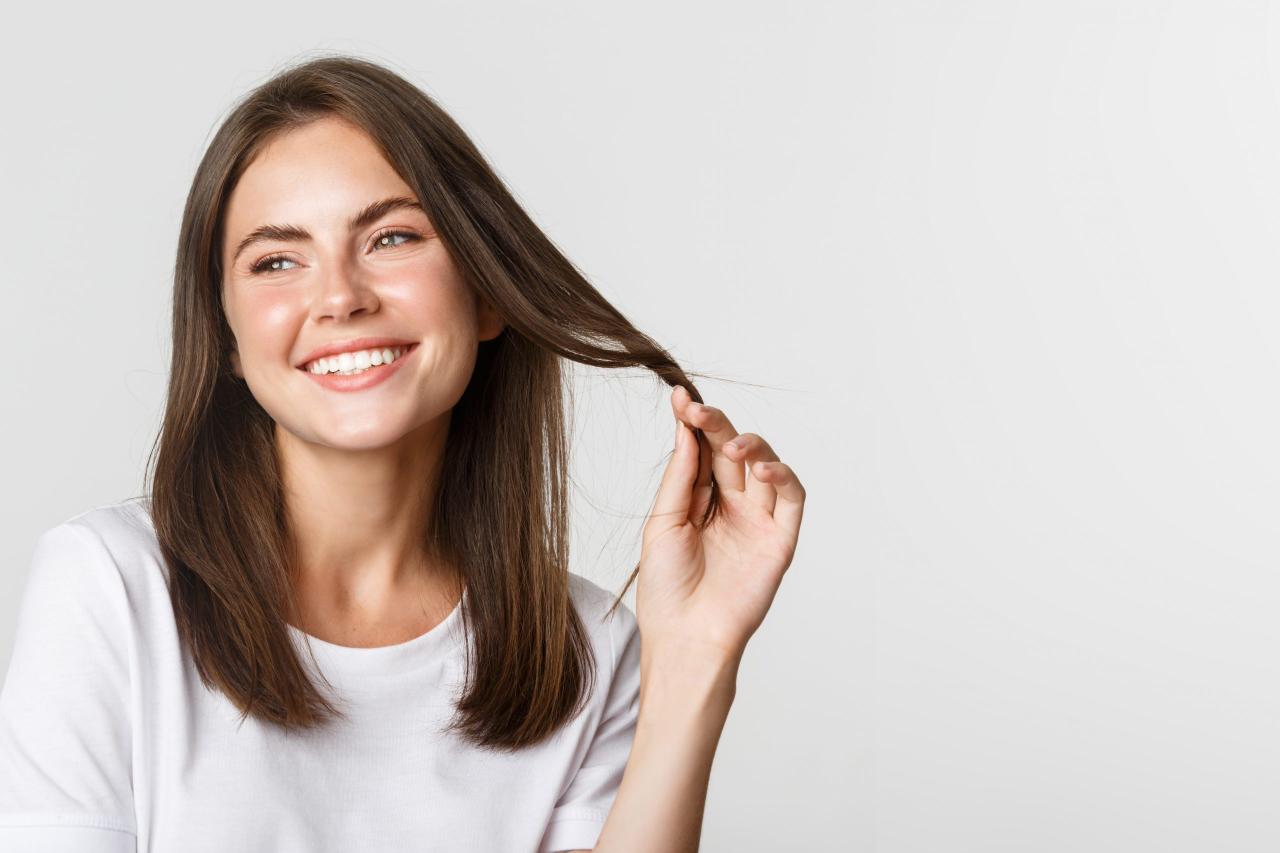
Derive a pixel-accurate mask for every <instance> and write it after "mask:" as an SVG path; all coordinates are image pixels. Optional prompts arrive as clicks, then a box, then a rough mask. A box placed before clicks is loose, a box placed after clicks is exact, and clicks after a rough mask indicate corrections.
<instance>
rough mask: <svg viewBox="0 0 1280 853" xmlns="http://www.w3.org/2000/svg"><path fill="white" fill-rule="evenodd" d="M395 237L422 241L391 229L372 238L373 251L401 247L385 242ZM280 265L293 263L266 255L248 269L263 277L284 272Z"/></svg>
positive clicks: (408, 240) (406, 233)
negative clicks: (267, 274)
mask: <svg viewBox="0 0 1280 853" xmlns="http://www.w3.org/2000/svg"><path fill="white" fill-rule="evenodd" d="M396 237H405V238H407V239H406V241H405V242H408V243H416V242H418V241H419V240H421V239H422V237H421V236H420V235H418V234H415V233H414V232H412V231H404V230H402V229H399V228H393V229H391V230H389V231H383V232H382V233H381V234H379V235H377V236H376V237H374V238H373V247H374V249H394V248H396V247H398V246H403V245H404V243H394V242H387V241H391V240H393V239H394V238H396ZM282 263H289V264H291V263H293V261H291V260H289V259H288V258H286V257H285V256H284V255H267V256H266V257H265V258H263V259H262V260H260V261H258V262H257V263H256V264H254V265H253V266H251V267H250V268H249V271H250V272H252V273H254V274H255V275H263V274H266V273H273V272H284V269H283V268H282V267H280V266H278V264H282Z"/></svg>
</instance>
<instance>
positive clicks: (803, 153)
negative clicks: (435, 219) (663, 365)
mask: <svg viewBox="0 0 1280 853" xmlns="http://www.w3.org/2000/svg"><path fill="white" fill-rule="evenodd" d="M6 18H7V21H6V25H5V27H4V32H3V34H0V47H2V48H3V49H2V50H0V99H2V101H0V103H2V104H3V107H2V110H3V111H2V113H0V115H3V131H2V133H0V178H2V180H3V184H2V187H0V198H2V199H3V202H2V204H0V217H2V218H0V280H2V281H0V284H2V286H0V295H2V298H3V300H4V302H3V309H4V310H2V311H0V361H2V363H3V365H4V384H3V386H2V387H3V390H2V392H0V405H3V407H4V408H3V412H2V413H0V414H2V415H3V419H2V420H0V430H2V431H3V433H2V438H3V441H2V442H0V454H3V455H2V456H0V462H2V463H3V471H4V474H3V476H4V483H5V486H4V488H3V490H2V491H0V501H3V504H2V505H0V513H2V515H0V524H3V536H2V537H0V566H2V568H0V662H2V661H3V660H5V659H7V654H8V649H9V648H10V647H11V645H10V644H11V640H12V633H13V617H14V615H15V613H16V609H17V603H18V596H19V594H20V592H21V589H22V587H23V584H24V581H25V577H26V572H27V569H28V559H29V557H30V554H31V550H32V546H33V544H34V541H35V539H36V537H37V535H38V534H39V533H40V532H41V531H42V530H44V529H46V528H48V527H50V526H52V525H54V524H56V523H58V522H60V521H62V520H63V519H65V518H67V517H69V516H71V515H73V514H76V513H79V512H81V511H83V510H85V509H88V508H91V507H94V506H98V505H101V504H105V503H111V502H115V501H117V500H120V499H122V498H124V497H127V496H130V495H133V494H135V493H137V492H139V491H140V490H141V489H142V481H141V474H142V464H143V460H144V457H145V455H146V452H147V450H148V449H149V448H150V445H151V441H152V440H153V438H154V435H155V430H156V428H157V425H158V417H159V414H160V411H161V406H162V402H163V397H164V390H165V380H166V371H167V367H168V359H169V341H168V323H169V295H170V287H171V279H170V275H171V270H172V264H173V258H174V252H175V248H176V235H177V229H178V225H179V220H180V215H181V210H182V204H183V201H184V198H185V195H186V192H187V189H188V183H189V181H190V178H191V176H192V173H193V170H194V168H195V165H196V163H197V161H198V159H199V157H200V155H201V153H202V152H203V150H204V146H205V145H206V144H207V141H208V139H209V137H210V135H211V133H212V132H213V129H214V128H215V127H216V126H217V123H218V122H219V121H220V119H221V118H222V117H223V116H224V114H225V112H226V110H227V109H228V108H229V107H230V106H231V104H232V103H233V102H234V100H235V99H236V98H238V97H239V96H240V95H242V94H243V93H244V92H245V91H246V90H247V89H249V88H250V87H252V86H253V85H256V84H257V83H259V82H261V81H262V80H264V79H266V77H268V76H269V75H270V74H271V73H272V72H273V71H275V70H277V69H278V68H280V67H281V66H282V65H283V64H284V63H286V62H289V61H292V60H295V59H297V58H300V57H305V56H307V55H313V54H314V53H315V52H317V51H339V52H349V53H354V54H357V55H361V56H364V57H367V58H370V59H374V60H377V61H382V62H384V63H386V64H388V65H389V66H390V67H392V68H393V69H394V70H397V71H399V72H400V73H402V74H405V75H406V76H408V77H409V78H410V79H411V80H412V81H413V82H415V83H416V84H417V85H419V86H421V87H422V88H423V89H425V90H426V91H427V92H428V93H429V94H431V95H432V96H433V97H435V98H436V99H437V100H438V101H439V102H440V103H441V105H442V106H444V107H445V108H446V109H447V110H448V111H450V113H451V114H452V115H453V116H454V117H455V118H456V119H457V120H458V121H459V122H460V123H461V124H462V125H463V127H464V128H465V129H466V130H467V131H468V132H469V133H470V134H471V135H472V137H473V138H474V140H475V141H476V142H477V144H478V145H479V146H480V148H481V150H482V151H483V152H484V153H485V155H486V156H487V157H488V158H489V159H490V161H491V163H492V164H493V165H494V167H495V168H496V169H497V170H498V172H499V173H500V174H501V175H502V177H503V178H504V179H505V180H506V181H507V183H508V185H509V186H510V187H511V189H512V190H513V192H514V193H515V194H516V196H517V198H518V199H519V200H520V201H521V202H522V203H523V204H524V205H525V206H526V208H527V209H528V210H529V212H530V214H531V215H532V216H533V217H534V218H535V220H536V221H537V222H538V223H539V224H540V225H541V226H542V227H543V228H544V229H545V230H546V232H547V233H548V235H549V236H550V237H551V238H552V239H553V240H554V241H555V242H556V243H557V245H559V246H560V247H561V248H562V249H563V250H564V251H565V252H566V253H567V254H568V256H569V257H570V258H571V259H572V260H573V261H574V262H575V263H577V264H578V265H579V267H580V268H581V269H582V270H583V271H584V273H586V274H587V276H588V277H589V278H590V279H591V280H592V282H593V283H595V284H596V285H597V286H598V287H599V288H600V289H601V290H602V291H603V292H604V293H605V294H606V295H607V296H608V298H610V299H611V300H612V301H613V302H614V304H615V305H617V306H618V307H619V308H620V309H621V310H622V311H623V312H624V313H625V314H626V315H627V316H628V317H629V318H630V319H631V320H632V321H633V322H634V323H636V325H638V326H639V327H640V328H641V329H643V330H645V331H646V332H648V333H650V334H651V335H653V336H654V337H655V338H656V339H657V340H659V341H660V342H662V343H663V344H665V345H666V346H668V347H669V348H670V349H671V351H672V352H673V354H675V355H676V357H677V358H678V359H679V360H680V361H681V363H682V364H683V365H684V366H685V367H686V368H687V369H689V370H691V371H695V372H697V371H701V372H706V373H710V374H713V375H715V376H717V377H723V378H724V379H725V380H732V381H711V380H706V381H701V382H700V383H699V384H700V387H701V389H702V391H703V393H704V395H705V396H706V398H707V401H708V402H709V403H711V404H712V405H716V406H719V407H722V408H724V409H725V410H726V411H727V412H728V413H729V415H730V417H731V418H732V419H733V420H734V423H735V425H736V427H737V428H738V429H739V430H742V431H753V432H758V433H760V434H761V435H763V436H764V437H765V438H766V439H767V440H769V441H770V442H771V443H772V444H773V445H774V447H775V448H776V449H777V451H778V452H779V454H780V455H781V457H782V458H783V460H784V461H786V462H788V463H789V464H791V465H792V466H793V467H794V469H795V470H796V471H797V473H798V474H799V476H800V477H801V479H802V481H803V482H804V484H805V486H806V488H807V490H808V496H809V499H808V504H807V507H806V511H805V520H804V527H803V530H802V535H801V541H800V546H799V549H798V551H797V553H796V558H795V562H794V563H793V565H792V567H791V569H790V571H789V572H788V574H787V576H786V578H785V579H784V582H783V585H782V588H781V590H780V592H779V594H778V597H777V599H776V602H775V604H774V606H773V609H772V610H771V611H770V613H769V616H768V618H767V620H766V621H765V623H764V625H763V626H762V628H761V629H760V631H759V632H758V633H757V635H756V636H755V637H754V638H753V640H752V642H751V645H750V646H749V647H748V649H747V654H746V658H745V660H744V662H743V667H742V671H741V675H740V678H739V689H738V694H737V701H736V703H735V705H734V708H733V710H732V713H731V715H730V717H729V720H728V723H727V725H726V728H725V731H724V736H723V738H722V740H721V743H720V747H719V751H718V753H717V756H716V761H715V766H714V769H713V772H712V778H711V787H710V794H709V797H708V801H707V808H706V816H705V823H704V833H703V849H704V850H707V851H735V853H738V852H739V851H741V852H742V853H746V851H776V850H824V851H825V850H839V851H860V853H861V851H879V853H916V851H920V853H925V851H928V853H935V852H936V851H982V852H983V853H986V851H1019V853H1022V851H1038V852H1039V851H1043V853H1050V852H1052V853H1057V851H1090V853H1096V851H1126V853H1130V852H1131V851H1148V850H1149V851H1161V853H1169V851H1201V850H1207V849H1214V850H1230V851H1264V850H1266V851H1273V850H1276V849H1278V848H1280V821H1278V820H1277V819H1276V813H1277V812H1276V810H1277V802H1280V664H1278V663H1277V650H1278V649H1280V619H1278V618H1277V615H1278V613H1280V579H1278V578H1277V570H1278V568H1280V559H1278V558H1280V539H1278V537H1277V514H1278V511H1280V451H1278V446H1280V392H1278V391H1277V384H1278V381H1280V380H1278V376H1280V342H1278V337H1277V335H1276V328H1277V321H1278V320H1280V287H1278V281H1277V262H1278V261H1280V250H1278V247H1280V242H1278V241H1277V236H1280V110H1278V109H1277V104H1278V98H1277V95H1278V91H1280V89H1278V87H1280V62H1278V61H1277V60H1278V54H1277V49H1278V45H1277V39H1278V38H1280V9H1277V7H1274V6H1272V5H1269V4H1266V3H1259V2H1230V0H1213V2H1199V3H1189V2H1170V0H1152V2H1090V0H1054V2H1025V1H1024V2H1019V0H1007V2H941V0H937V1H936V2H926V0H892V2H850V0H844V2H826V3H803V2H797V3H786V4H784V3H778V2H771V3H762V2H741V0H739V2H733V3H729V2H714V3H710V2H701V3H696V2H695V3H672V2H645V3H638V2H633V3H625V4H623V3H605V2H573V3H557V2H547V3H526V2H507V3H492V2H466V3H463V2H450V3H441V2H421V3H412V4H377V5H373V6H358V5H354V4H343V5H337V4H333V5H329V4H323V3H307V4H299V5H297V6H292V7H286V6H276V5H272V4H261V3H257V4H240V3H225V4H216V5H212V6H211V5H208V4H205V5H202V6H200V7H198V8H197V7H194V6H193V7H191V8H190V9H181V8H178V7H176V6H166V7H156V8H154V9H147V10H143V9H128V8H122V7H121V6H120V5H118V4H117V5H111V6H106V7H104V6H89V5H87V4H86V5H83V6H81V7H76V6H75V5H74V4H73V5H71V6H67V5H65V4H59V5H57V6H54V7H49V8H47V9H44V10H41V11H40V12H38V13H37V12H36V11H35V7H29V8H26V9H16V10H11V11H8V12H6ZM575 385H576V387H577V388H578V391H577V393H578V395H579V396H578V401H579V405H578V407H577V410H576V412H575V422H574V431H575V432H574V434H575V439H576V444H575V451H574V469H573V473H574V482H575V489H576V491H575V494H574V510H573V523H574V540H573V564H574V565H573V568H574V570H575V571H577V572H579V573H581V574H584V575H586V576H588V577H591V578H592V579H594V580H596V581H597V582H598V583H601V584H602V585H604V586H606V587H608V588H611V589H613V590H615V591H616V590H618V589H620V588H621V584H622V583H623V581H624V580H625V577H626V574H627V572H628V570H629V569H630V567H631V566H632V565H633V563H634V561H635V559H636V558H637V557H638V554H639V531H640V526H641V524H642V522H643V515H644V513H645V511H646V510H647V507H648V505H649V501H650V500H651V498H652V494H653V492H654V490H655V489H656V486H657V483H658V479H659V477H660V475H661V470H662V466H663V464H664V455H665V454H666V453H667V451H668V450H669V444H670V436H671V432H672V429H671V415H670V411H669V407H668V403H667V396H666V391H665V389H664V388H663V387H662V386H660V385H659V384H658V383H656V382H655V381H653V380H652V379H651V378H649V377H648V376H646V375H645V374H643V373H642V372H634V373H631V374H629V375H621V374H616V373H615V374H612V375H606V374H602V373H600V372H599V371H590V370H586V369H583V370H582V371H581V372H580V373H579V374H578V376H577V378H576V379H575ZM628 600H629V602H633V597H632V596H629V597H628Z"/></svg>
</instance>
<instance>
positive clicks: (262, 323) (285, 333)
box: [232, 289, 301, 358]
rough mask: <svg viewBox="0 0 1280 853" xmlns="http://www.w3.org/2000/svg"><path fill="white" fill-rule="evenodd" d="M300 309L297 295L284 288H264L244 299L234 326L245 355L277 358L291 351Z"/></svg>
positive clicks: (238, 342) (237, 309)
mask: <svg viewBox="0 0 1280 853" xmlns="http://www.w3.org/2000/svg"><path fill="white" fill-rule="evenodd" d="M299 310H301V309H300V308H299V305H298V300H297V298H296V297H291V296H290V295H289V294H288V293H286V292H285V291H283V290H275V291H269V290H265V289H264V290H262V291H259V292H258V293H255V294H254V295H253V296H252V297H251V298H246V299H242V300H240V302H239V304H238V305H237V306H236V311H235V316H236V322H235V323H234V324H233V325H232V329H233V330H234V331H235V334H236V345H237V347H238V349H239V350H240V352H241V353H242V358H243V357H244V355H249V356H250V357H252V356H253V355H258V356H266V357H271V358H276V357H279V356H280V354H281V353H287V352H288V351H289V346H290V342H291V341H292V334H293V333H292V331H291V330H292V329H293V328H295V327H296V325H297V318H298V316H299V315H298V312H299Z"/></svg>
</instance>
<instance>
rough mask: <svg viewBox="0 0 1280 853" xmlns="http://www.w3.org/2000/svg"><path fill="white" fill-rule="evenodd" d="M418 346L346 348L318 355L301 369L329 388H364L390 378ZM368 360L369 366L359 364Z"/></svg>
mask: <svg viewBox="0 0 1280 853" xmlns="http://www.w3.org/2000/svg"><path fill="white" fill-rule="evenodd" d="M417 350H418V344H416V343H413V344H404V345H399V346H394V347H383V348H382V349H380V350H358V351H356V352H345V353H340V354H338V355H332V356H325V357H323V358H319V359H315V360H314V361H311V362H308V363H306V364H304V365H302V366H301V367H299V368H298V370H300V371H301V372H302V373H303V374H305V375H306V377H307V378H308V379H310V380H311V381H312V382H314V383H316V385H318V386H320V387H321V388H322V389H324V390H326V391H339V392H350V391H364V390H365V389H367V388H373V387H375V386H378V385H382V384H384V383H386V382H389V381H390V380H391V378H392V377H393V376H395V375H396V374H397V373H399V372H400V368H401V366H402V365H404V364H405V363H406V362H408V361H409V360H410V359H411V358H413V354H414V353H415V352H417ZM362 353H363V354H364V355H361V354H362ZM357 358H359V361H357ZM375 361H376V362H378V363H377V364H375V363H374V362H375ZM366 362H367V366H365V367H361V366H359V365H363V364H366Z"/></svg>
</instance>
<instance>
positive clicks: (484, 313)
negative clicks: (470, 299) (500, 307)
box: [476, 296, 506, 341]
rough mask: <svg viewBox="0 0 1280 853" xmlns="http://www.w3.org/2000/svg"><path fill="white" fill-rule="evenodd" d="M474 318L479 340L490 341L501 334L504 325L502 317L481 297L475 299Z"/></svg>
mask: <svg viewBox="0 0 1280 853" xmlns="http://www.w3.org/2000/svg"><path fill="white" fill-rule="evenodd" d="M476 316H477V320H478V324H477V326H478V331H479V333H480V340H482V341H491V340H493V339H494V338H496V337H497V336H498V335H500V334H502V330H503V328H504V327H505V325H506V324H505V323H503V322H502V315H501V314H499V313H498V312H497V310H496V309H494V307H493V306H492V305H490V304H489V301H488V300H487V299H485V298H484V297H483V296H477V297H476Z"/></svg>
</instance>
